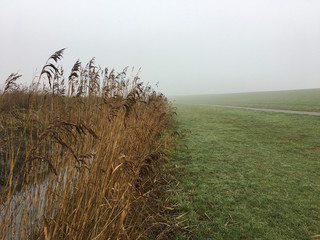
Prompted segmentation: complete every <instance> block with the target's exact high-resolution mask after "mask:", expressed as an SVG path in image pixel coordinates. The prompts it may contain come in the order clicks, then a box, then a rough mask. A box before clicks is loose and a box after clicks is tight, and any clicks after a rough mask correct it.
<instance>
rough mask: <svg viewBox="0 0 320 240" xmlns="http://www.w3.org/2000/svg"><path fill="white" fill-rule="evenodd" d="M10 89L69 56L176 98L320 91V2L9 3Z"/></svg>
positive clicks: (2, 55) (3, 74)
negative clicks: (132, 74)
mask: <svg viewBox="0 0 320 240" xmlns="http://www.w3.org/2000/svg"><path fill="white" fill-rule="evenodd" d="M0 4H1V5H0V34H1V35H0V37H1V40H0V66H1V68H0V84H1V85H2V84H3V83H4V81H5V80H6V78H7V77H8V76H9V74H10V73H13V72H18V73H19V74H22V75H23V77H22V78H21V79H20V81H21V82H24V83H31V81H32V78H33V77H34V76H35V75H37V74H38V73H39V69H41V67H42V66H43V64H44V63H45V62H46V60H47V58H48V57H49V56H50V55H51V54H52V53H54V52H55V51H57V50H59V49H61V48H67V49H66V51H65V54H64V59H63V61H61V64H62V65H63V67H64V69H65V71H66V73H68V72H69V71H70V70H71V67H72V65H73V64H74V63H75V61H76V60H77V59H80V60H81V61H82V62H83V63H86V62H88V61H89V60H90V59H91V58H92V57H95V59H96V63H97V64H99V65H101V66H102V67H109V68H115V69H116V70H118V71H121V70H122V69H123V68H124V67H126V66H130V67H132V66H134V67H135V68H136V69H138V68H140V67H141V73H140V77H141V80H142V81H143V82H149V83H150V84H151V85H152V86H155V85H156V83H157V82H159V88H158V89H157V90H159V91H161V92H163V93H164V94H166V95H187V94H209V93H233V92H251V91H269V90H287V89H305V88H320V1H319V0H241V1H239V0H201V1H196V0H161V1H159V0H117V1H102V0H101V1H98V0H91V1H84V0H77V1H75V0H73V1H72V0H64V1H62V0H55V1H49V0H29V1H18V0H0Z"/></svg>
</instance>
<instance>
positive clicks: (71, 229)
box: [0, 49, 171, 239]
mask: <svg viewBox="0 0 320 240" xmlns="http://www.w3.org/2000/svg"><path fill="white" fill-rule="evenodd" d="M63 51H64V49H62V50H60V51H57V52H56V53H54V54H53V55H52V56H50V58H49V59H48V61H47V62H46V64H45V65H44V67H43V69H42V70H41V72H40V76H39V77H37V78H35V79H34V81H33V83H32V84H31V85H30V86H28V87H22V86H19V85H18V84H17V83H16V82H17V81H16V80H17V79H18V78H19V77H20V76H19V75H18V74H12V75H10V76H9V78H8V79H7V81H6V82H5V86H4V88H3V90H2V92H1V94H0V186H1V187H0V207H1V208H0V239H150V238H156V237H157V235H156V234H155V232H158V235H159V236H158V238H159V239H160V238H161V237H162V238H164V237H165V236H166V234H165V233H166V232H168V231H167V230H166V229H165V228H166V227H169V225H168V224H166V223H165V219H164V218H163V216H162V215H161V214H160V212H161V211H165V207H164V206H163V203H162V200H161V198H158V197H159V191H158V189H157V185H158V182H159V164H160V163H161V161H162V160H164V159H165V158H166V155H167V153H168V146H169V145H170V143H171V140H170V134H169V133H168V129H169V127H170V124H171V111H170V109H169V107H168V103H167V100H166V98H165V97H164V96H163V95H162V94H160V93H157V92H155V91H154V90H153V89H152V88H151V87H150V86H149V85H144V84H143V83H141V82H140V80H139V77H138V75H136V74H134V73H133V71H128V68H125V69H124V70H123V71H121V72H120V73H117V72H115V71H114V70H109V69H107V68H106V69H102V68H100V67H97V65H96V64H95V61H94V59H92V60H91V61H90V62H89V63H88V64H86V65H84V66H82V64H81V62H80V61H77V62H76V63H75V64H74V66H73V68H72V71H71V73H70V74H69V76H68V77H65V74H64V72H63V69H62V68H61V67H59V66H58V65H57V64H58V62H59V60H60V59H61V58H62V55H63ZM159 233H160V234H159Z"/></svg>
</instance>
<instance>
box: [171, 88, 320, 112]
mask: <svg viewBox="0 0 320 240" xmlns="http://www.w3.org/2000/svg"><path fill="white" fill-rule="evenodd" d="M171 99H172V100H174V101H175V102H176V103H189V104H218V105H230V106H246V107H257V108H273V109H285V110H297V111H311V112H320V105H319V102H320V89H305V90H291V91H273V92H251V93H234V94H211V95H193V96H174V97H171Z"/></svg>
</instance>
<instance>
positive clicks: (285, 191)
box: [171, 105, 320, 239]
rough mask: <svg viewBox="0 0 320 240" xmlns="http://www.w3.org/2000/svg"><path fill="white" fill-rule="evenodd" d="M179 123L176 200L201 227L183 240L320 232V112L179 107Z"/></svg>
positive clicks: (292, 236) (300, 236)
mask: <svg viewBox="0 0 320 240" xmlns="http://www.w3.org/2000/svg"><path fill="white" fill-rule="evenodd" d="M177 120H178V124H177V126H176V128H177V130H178V131H180V132H181V133H183V134H184V135H185V136H184V138H183V139H182V140H181V143H182V145H185V146H182V147H181V148H179V149H178V151H177V153H176V156H175V157H174V158H173V160H172V162H171V164H172V166H173V167H174V168H175V171H176V178H177V179H178V180H179V181H180V185H179V186H178V187H177V189H176V192H177V194H176V199H174V200H175V201H177V202H178V204H179V207H178V211H180V213H184V212H185V213H187V214H186V215H185V216H184V217H183V218H182V219H180V220H185V223H184V224H185V225H187V226H189V227H190V230H191V231H192V232H193V233H192V235H191V236H190V235H181V236H180V237H178V239H187V238H188V237H191V239H315V238H312V237H311V236H313V235H316V234H320V117H317V116H305V115H295V114H285V113H270V112H259V111H249V110H238V109H223V108H214V107H204V106H190V105H189V106H187V105H179V106H178V108H177ZM184 130H186V131H184ZM187 147H188V148H187Z"/></svg>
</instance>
